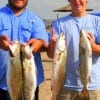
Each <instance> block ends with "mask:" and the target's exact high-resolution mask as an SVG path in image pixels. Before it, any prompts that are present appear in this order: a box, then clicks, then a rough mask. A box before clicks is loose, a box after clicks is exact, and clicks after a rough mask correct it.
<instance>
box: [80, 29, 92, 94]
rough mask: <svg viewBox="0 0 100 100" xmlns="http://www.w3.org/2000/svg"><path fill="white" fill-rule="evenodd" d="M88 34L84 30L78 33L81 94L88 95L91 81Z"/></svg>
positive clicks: (90, 56) (90, 54)
mask: <svg viewBox="0 0 100 100" xmlns="http://www.w3.org/2000/svg"><path fill="white" fill-rule="evenodd" d="M88 36H89V35H88V33H87V32H86V31H84V30H81V31H80V43H79V57H80V65H79V76H80V80H81V83H82V85H83V90H82V92H83V94H84V95H88V85H89V83H90V80H91V68H92V48H91V44H90V42H89V39H88Z"/></svg>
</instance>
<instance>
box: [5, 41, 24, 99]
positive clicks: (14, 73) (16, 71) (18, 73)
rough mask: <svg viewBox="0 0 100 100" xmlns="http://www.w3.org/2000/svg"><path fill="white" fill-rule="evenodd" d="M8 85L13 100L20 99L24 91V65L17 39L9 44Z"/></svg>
mask: <svg viewBox="0 0 100 100" xmlns="http://www.w3.org/2000/svg"><path fill="white" fill-rule="evenodd" d="M6 78H7V86H8V91H9V94H10V98H11V100H19V99H20V97H21V91H22V83H23V81H22V65H21V60H20V44H19V43H18V41H15V42H13V43H11V45H9V51H8V62H7V75H6Z"/></svg>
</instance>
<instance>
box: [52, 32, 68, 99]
mask: <svg viewBox="0 0 100 100" xmlns="http://www.w3.org/2000/svg"><path fill="white" fill-rule="evenodd" d="M66 61H67V48H66V38H65V34H64V33H61V34H60V35H59V36H58V38H57V41H56V46H55V53H54V61H53V66H52V72H53V73H52V100H57V98H58V96H59V94H60V92H61V90H62V88H63V85H64V80H65V74H66Z"/></svg>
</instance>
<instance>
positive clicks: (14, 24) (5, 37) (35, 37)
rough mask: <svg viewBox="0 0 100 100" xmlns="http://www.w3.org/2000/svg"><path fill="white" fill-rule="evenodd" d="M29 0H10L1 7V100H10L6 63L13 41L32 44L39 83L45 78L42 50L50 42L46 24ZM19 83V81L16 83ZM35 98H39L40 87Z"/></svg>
mask: <svg viewBox="0 0 100 100" xmlns="http://www.w3.org/2000/svg"><path fill="white" fill-rule="evenodd" d="M27 3H28V0H8V4H7V5H6V6H5V7H3V8H1V9H0V100H8V98H7V94H8V92H7V91H8V88H7V83H6V64H7V56H8V50H9V44H10V43H11V41H15V40H17V41H20V42H22V43H24V42H26V43H27V44H28V45H30V46H31V48H32V49H33V53H34V58H35V62H36V65H37V85H38V86H39V85H40V83H41V82H43V80H44V74H43V68H42V62H41V56H40V53H39V52H40V50H41V49H42V48H43V47H46V46H47V44H48V36H47V32H46V29H45V25H44V23H43V21H42V20H41V18H40V17H38V16H37V15H36V14H34V13H33V12H32V11H29V10H28V9H27V8H26V5H27ZM16 84H17V83H16ZM36 95H37V96H35V100H38V87H37V90H36Z"/></svg>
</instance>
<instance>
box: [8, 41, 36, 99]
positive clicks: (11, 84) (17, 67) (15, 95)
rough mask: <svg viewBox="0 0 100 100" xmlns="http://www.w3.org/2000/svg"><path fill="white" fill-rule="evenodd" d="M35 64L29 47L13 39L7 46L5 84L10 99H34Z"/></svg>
mask: <svg viewBox="0 0 100 100" xmlns="http://www.w3.org/2000/svg"><path fill="white" fill-rule="evenodd" d="M36 77H37V75H36V65H35V61H34V56H33V54H32V50H31V48H30V47H29V46H28V45H26V44H23V43H20V42H16V41H14V42H13V43H12V44H11V45H10V46H9V55H8V66H7V85H8V90H9V94H10V97H11V100H34V95H35V90H36V86H37V79H36Z"/></svg>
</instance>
